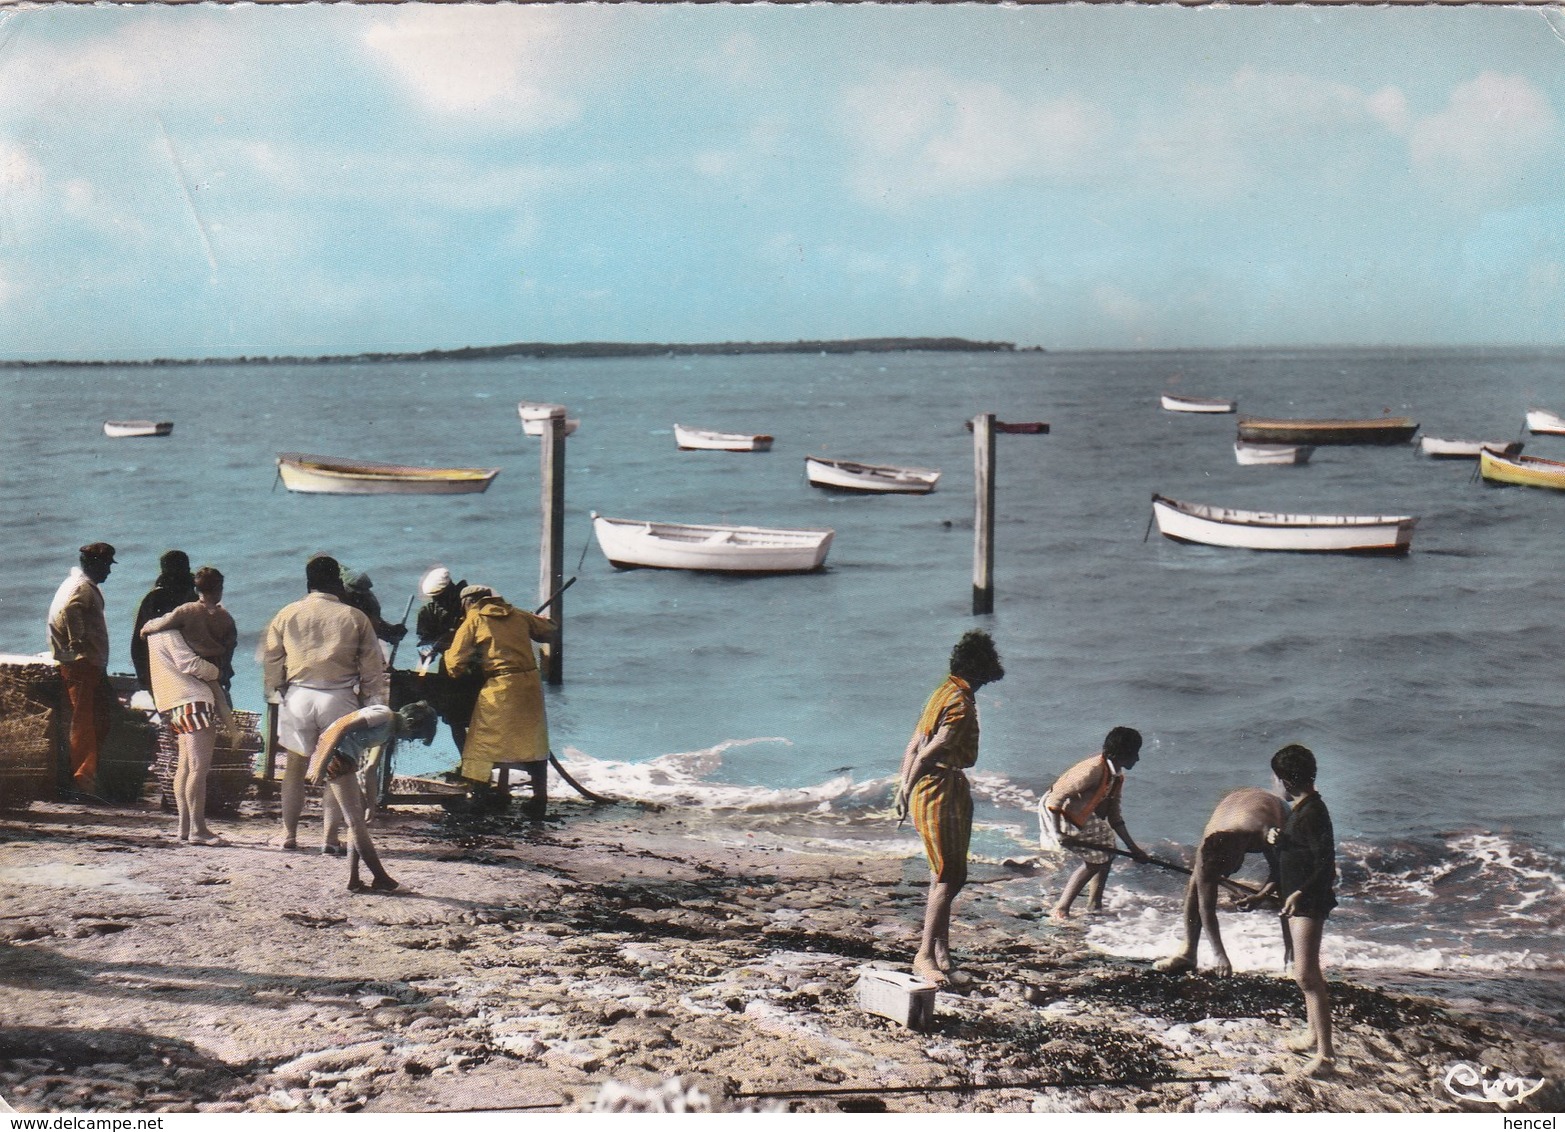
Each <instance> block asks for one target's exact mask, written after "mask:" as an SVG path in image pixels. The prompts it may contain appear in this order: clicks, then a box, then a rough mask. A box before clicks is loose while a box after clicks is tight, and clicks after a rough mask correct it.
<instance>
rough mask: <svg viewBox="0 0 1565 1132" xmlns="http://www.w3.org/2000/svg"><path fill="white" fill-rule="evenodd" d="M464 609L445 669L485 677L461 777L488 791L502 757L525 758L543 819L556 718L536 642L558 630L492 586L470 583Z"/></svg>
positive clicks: (532, 807) (535, 810)
mask: <svg viewBox="0 0 1565 1132" xmlns="http://www.w3.org/2000/svg"><path fill="white" fill-rule="evenodd" d="M462 608H463V610H464V611H465V616H464V618H463V620H462V624H461V626H460V627H459V628H458V629H457V631H456V636H455V637H454V638H453V639H452V641H451V647H450V648H449V649H447V650H446V652H445V661H446V670H447V671H448V672H451V673H453V674H456V673H461V672H466V671H468V670H477V671H478V672H481V673H483V680H484V683H483V687H482V688H480V689H479V692H478V704H477V706H476V707H475V708H474V710H473V726H472V729H471V730H470V731H469V732H468V735H467V744H466V745H465V746H464V747H463V748H462V777H463V778H465V779H467V780H468V781H469V782H473V783H476V784H478V785H479V786H480V788H481V789H483V788H487V787H488V785H489V775H490V772H491V771H493V770H494V767H495V764H496V763H522V764H525V766H526V768H527V771H528V773H529V774H530V776H531V777H532V795H533V796H532V800H531V801H530V802H529V803H528V806H527V813H528V815H529V816H530V817H539V818H541V817H543V815H544V811H545V809H546V808H547V805H548V772H549V761H548V760H549V723H548V720H547V719H546V718H545V716H544V707H543V682H542V680H541V679H540V677H539V675H538V658H537V656H536V655H535V654H534V652H533V642H534V641H554V640H556V639H558V636H559V628H558V627H557V626H556V625H555V623H554V622H553V621H550V620H549V619H548V618H547V617H540V616H538V615H537V614H536V613H530V612H528V611H527V610H525V609H517V608H516V607H515V606H514V605H512V604H511V603H510V602H508V601H506V600H505V599H504V598H503V597H500V596H499V595H498V594H496V593H495V592H494V591H493V590H491V589H490V588H489V587H488V586H468V587H467V588H466V589H464V590H463V591H462Z"/></svg>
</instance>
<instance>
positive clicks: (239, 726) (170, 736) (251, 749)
mask: <svg viewBox="0 0 1565 1132" xmlns="http://www.w3.org/2000/svg"><path fill="white" fill-rule="evenodd" d="M232 715H233V727H232V728H230V729H227V730H224V729H222V728H219V729H218V732H217V746H216V747H215V748H213V751H212V770H211V773H209V774H208V775H207V780H206V808H207V813H209V814H222V813H232V812H233V811H234V810H235V809H237V808H238V807H239V803H240V802H242V801H244V800H245V799H246V798H247V797H249V795H250V790H251V788H252V787H253V786H254V785H255V756H256V753H257V752H258V751H260V749H261V716H260V715H259V713H257V712H253V711H239V710H237V709H236V710H235V711H233V712H232ZM178 766H179V739H178V737H177V736H176V735H175V734H174V732H173V731H172V730H171V729H170V728H169V726H168V725H167V724H166V723H165V724H163V725H162V726H160V727H159V728H158V758H157V762H156V763H154V764H153V769H154V770H155V771H156V772H157V776H158V788H159V789H160V790H161V792H162V796H163V808H164V809H165V810H172V809H174V808H175V805H174V771H175V770H176V769H177V768H178Z"/></svg>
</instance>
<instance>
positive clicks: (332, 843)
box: [321, 775, 363, 852]
mask: <svg viewBox="0 0 1565 1132" xmlns="http://www.w3.org/2000/svg"><path fill="white" fill-rule="evenodd" d="M348 777H350V778H354V779H355V781H357V776H356V775H349V776H348ZM362 809H363V807H362V806H361V807H360V810H361V811H362ZM362 817H363V815H362V812H361V814H360V819H361V820H362ZM342 824H343V812H342V804H341V803H340V802H338V800H337V792H336V791H335V790H323V791H322V792H321V850H322V851H323V852H324V851H325V850H327V849H333V850H337V849H341V848H342Z"/></svg>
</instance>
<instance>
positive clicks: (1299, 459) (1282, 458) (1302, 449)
mask: <svg viewBox="0 0 1565 1132" xmlns="http://www.w3.org/2000/svg"><path fill="white" fill-rule="evenodd" d="M1314 452H1315V449H1314V447H1313V446H1311V445H1309V444H1245V443H1244V442H1243V441H1235V442H1234V460H1235V461H1236V462H1237V463H1240V464H1245V465H1254V464H1308V463H1309V462H1310V456H1311V455H1313V454H1314Z"/></svg>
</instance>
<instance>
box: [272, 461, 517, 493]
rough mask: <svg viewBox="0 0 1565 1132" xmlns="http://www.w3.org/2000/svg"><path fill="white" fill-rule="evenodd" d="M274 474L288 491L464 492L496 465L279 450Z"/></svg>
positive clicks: (482, 483) (487, 479) (477, 486)
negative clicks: (431, 464) (416, 463)
mask: <svg viewBox="0 0 1565 1132" xmlns="http://www.w3.org/2000/svg"><path fill="white" fill-rule="evenodd" d="M277 474H278V475H279V476H280V477H282V481H283V486H284V487H286V488H287V489H288V490H289V491H297V492H303V493H305V494H310V495H467V494H471V493H473V492H480V491H484V490H486V489H487V488H488V487H489V485H490V484H491V483H492V482H494V478H495V477H496V476H497V475H499V474H500V469H499V468H416V467H411V466H409V465H407V464H379V463H376V462H374V461H373V460H340V459H337V458H336V457H333V456H308V455H306V454H304V453H303V452H282V453H279V454H278V456H277Z"/></svg>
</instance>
